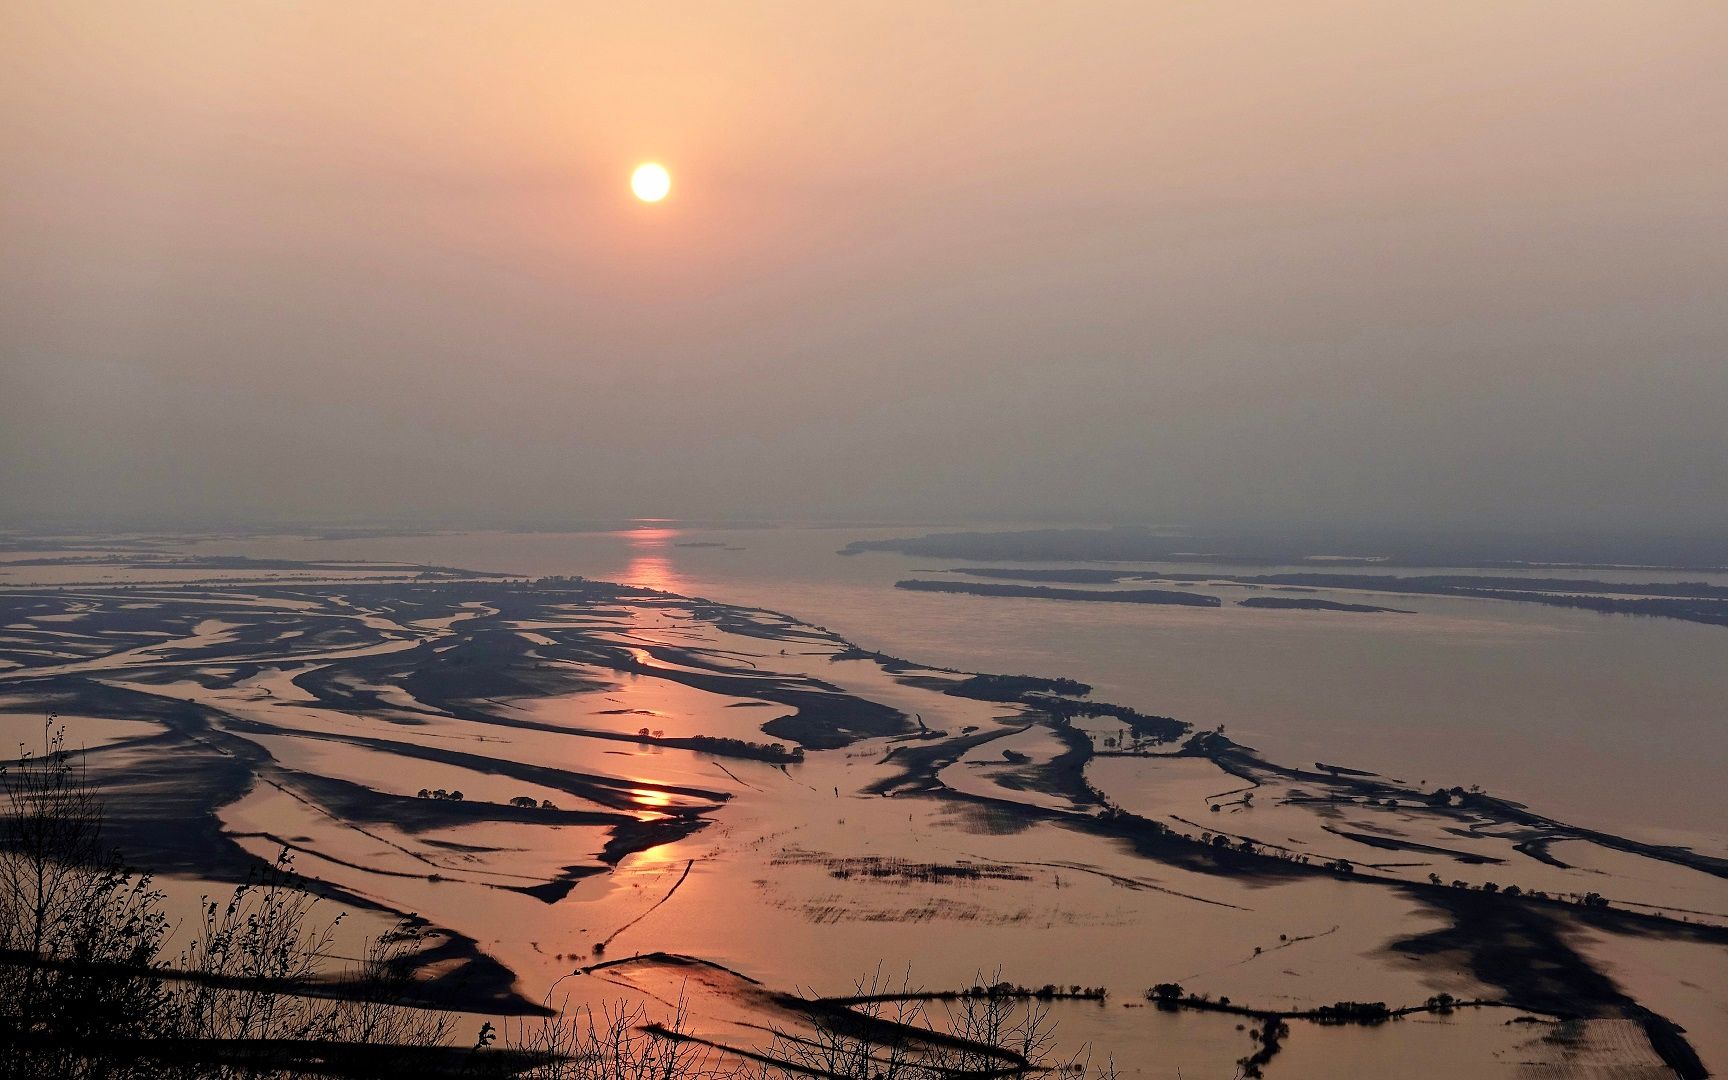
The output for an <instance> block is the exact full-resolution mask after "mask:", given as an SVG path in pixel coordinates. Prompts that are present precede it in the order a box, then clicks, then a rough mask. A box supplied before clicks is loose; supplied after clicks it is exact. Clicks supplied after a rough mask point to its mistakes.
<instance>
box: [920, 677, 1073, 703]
mask: <svg viewBox="0 0 1728 1080" xmlns="http://www.w3.org/2000/svg"><path fill="white" fill-rule="evenodd" d="M946 692H947V693H948V694H950V695H952V696H954V697H963V698H973V699H975V700H977V701H1019V700H1020V698H1021V697H1022V696H1023V695H1025V694H1061V695H1063V696H1064V697H1085V696H1086V695H1087V694H1090V693H1091V692H1092V687H1090V686H1089V685H1087V684H1086V683H1083V682H1079V681H1077V680H1075V679H1047V678H1044V677H1042V676H1038V675H974V676H972V677H971V678H969V679H967V680H965V681H964V682H961V683H959V684H958V685H955V686H951V687H949V688H948V690H947V691H946Z"/></svg>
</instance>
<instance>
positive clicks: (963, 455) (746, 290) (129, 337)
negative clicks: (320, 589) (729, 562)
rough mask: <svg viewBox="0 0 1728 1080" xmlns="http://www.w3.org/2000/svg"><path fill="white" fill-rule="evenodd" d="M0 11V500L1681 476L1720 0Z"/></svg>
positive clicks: (1153, 490) (1690, 520)
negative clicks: (654, 164) (646, 184)
mask: <svg viewBox="0 0 1728 1080" xmlns="http://www.w3.org/2000/svg"><path fill="white" fill-rule="evenodd" d="M0 40H3V41H4V42H5V46H4V60H3V62H0V252H3V256H0V455H3V456H0V460H3V461H4V464H3V466H0V518H4V519H5V520H6V521H8V522H11V523H14V524H16V523H19V522H28V521H30V520H33V519H40V518H41V517H42V516H45V515H50V514H109V515H121V516H125V515H133V514H153V515H162V516H167V517H175V516H184V517H188V518H190V517H194V516H196V517H200V518H206V519H208V518H212V517H230V518H243V519H246V518H249V519H259V518H284V517H301V518H303V517H317V518H324V519H335V518H347V519H365V518H381V517H398V516H402V515H410V516H418V517H422V518H430V519H448V518H454V517H463V518H470V519H471V518H473V517H476V516H491V517H494V518H497V519H501V520H520V519H523V518H534V519H549V518H567V519H578V518H593V517H603V516H613V515H630V514H644V515H678V516H715V515H730V516H756V515H782V514H789V515H850V516H864V515H893V516H898V517H912V516H919V515H942V516H945V517H954V516H961V515H967V514H998V515H1011V516H1022V517H1024V516H1031V515H1069V516H1086V517H1106V518H1118V519H1143V520H1144V519H1150V520H1154V521H1159V522H1174V521H1184V520H1188V521H1192V520H1237V521H1261V522H1266V521H1278V520H1284V519H1300V520H1304V521H1310V520H1315V519H1325V518H1337V519H1342V520H1346V521H1358V522H1382V523H1388V522H1390V523H1412V522H1414V523H1426V522H1449V523H1453V524H1458V525H1469V526H1484V525H1488V526H1499V527H1518V526H1530V527H1538V526H1541V527H1546V526H1552V525H1556V524H1558V525H1570V524H1578V523H1582V524H1587V525H1591V526H1600V527H1608V526H1613V527H1620V526H1624V525H1626V524H1628V523H1634V522H1647V523H1651V524H1653V525H1656V526H1660V527H1664V528H1670V527H1695V526H1706V527H1725V526H1728V77H1725V76H1724V71H1728V4H1723V3H1720V2H1716V0H1709V2H1700V3H1669V2H1636V3H1634V2H1620V3H1588V2H1569V3H1554V4H1549V3H1513V2H1494V3H1487V2H1483V3H1472V2H1464V0H1459V2H1444V3H1436V2H1426V0H1424V2H1417V0H1411V2H1407V3H1394V2H1390V0H1374V2H1366V3H1307V2H1304V3H1288V2H1284V0H1278V2H1268V3H1219V2H1205V3H1164V2H1157V0H1135V2H1131V3H1121V4H1104V3H1049V4H1004V3H964V4H961V3H955V4H951V5H942V4H937V3H933V2H931V0H917V2H912V3H905V4H890V3H883V2H872V3H868V4H853V5H841V4H830V3H810V2H807V0H806V2H796V3H786V4H777V5H745V4H736V3H728V4H706V3H705V4H689V5H685V4H676V3H655V4H651V5H649V4H610V3H609V4H579V3H574V2H570V0H561V2H555V3H554V2H547V3H526V2H523V3H516V2H509V0H472V2H458V0H443V2H433V3H428V2H426V0H413V2H404V3H379V2H367V0H312V2H300V3H288V2H285V0H269V2H266V0H246V2H239V3H236V2H232V0H211V2H208V3H182V2H174V0H152V2H150V3H141V2H136V0H124V2H113V3H96V2H77V0H12V2H9V3H6V4H4V5H0ZM648 159H654V160H658V161H661V162H663V163H664V164H665V165H666V166H667V167H668V168H669V169H670V170H671V172H672V176H673V182H674V188H673V192H672V196H671V198H670V199H668V200H667V201H666V202H665V203H662V204H660V205H658V206H645V205H641V204H638V203H636V202H634V201H633V200H632V199H631V197H630V194H629V189H628V177H629V173H630V170H631V168H632V167H633V166H634V165H635V164H637V163H638V162H640V161H643V160H648Z"/></svg>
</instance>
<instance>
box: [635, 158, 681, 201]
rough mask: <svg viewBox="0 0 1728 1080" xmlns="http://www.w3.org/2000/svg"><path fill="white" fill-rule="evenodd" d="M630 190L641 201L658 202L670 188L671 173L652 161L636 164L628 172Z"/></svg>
mask: <svg viewBox="0 0 1728 1080" xmlns="http://www.w3.org/2000/svg"><path fill="white" fill-rule="evenodd" d="M630 190H631V191H634V192H635V193H636V197H637V198H638V199H641V200H642V201H643V202H659V201H660V200H661V199H664V198H665V197H666V193H667V192H669V191H671V190H672V174H671V173H669V172H667V171H666V167H665V166H663V165H656V164H655V163H654V162H652V161H650V162H648V164H646V165H638V166H636V171H635V172H633V173H631V174H630Z"/></svg>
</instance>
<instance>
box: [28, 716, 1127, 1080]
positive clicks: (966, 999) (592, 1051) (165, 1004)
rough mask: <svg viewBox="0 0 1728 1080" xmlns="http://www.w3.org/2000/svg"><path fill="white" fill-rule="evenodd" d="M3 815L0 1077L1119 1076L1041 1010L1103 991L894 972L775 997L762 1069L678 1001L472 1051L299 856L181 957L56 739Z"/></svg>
mask: <svg viewBox="0 0 1728 1080" xmlns="http://www.w3.org/2000/svg"><path fill="white" fill-rule="evenodd" d="M454 795H455V793H453V792H451V793H445V792H442V791H440V792H434V793H426V792H422V797H426V798H433V799H438V798H444V799H449V798H451V797H452V796H454ZM0 796H3V799H4V806H3V807H0V815H3V817H0V1077H6V1078H12V1077H16V1078H19V1080H23V1078H46V1077H67V1078H79V1080H84V1078H89V1080H97V1078H101V1080H132V1078H138V1080H144V1078H157V1077H169V1078H181V1080H230V1078H234V1080H238V1078H241V1077H282V1078H287V1077H297V1076H309V1075H319V1076H349V1077H383V1076H396V1075H404V1074H410V1073H411V1074H413V1075H417V1076H431V1077H475V1078H483V1077H496V1078H502V1077H522V1078H528V1080H601V1078H606V1080H794V1078H799V1077H812V1076H815V1077H830V1078H840V1080H854V1078H856V1080H938V1078H948V1077H954V1076H962V1075H975V1076H985V1075H988V1076H995V1077H1017V1076H1027V1075H1031V1074H1034V1073H1045V1072H1050V1071H1052V1070H1055V1071H1058V1072H1060V1073H1061V1074H1062V1075H1065V1076H1071V1077H1078V1078H1085V1080H1111V1078H1113V1077H1114V1076H1115V1071H1114V1068H1113V1067H1112V1066H1110V1065H1108V1064H1107V1065H1105V1066H1104V1067H1102V1068H1099V1069H1092V1068H1089V1066H1088V1063H1087V1062H1086V1061H1085V1060H1082V1059H1072V1060H1067V1061H1060V1062H1059V1061H1056V1060H1054V1059H1053V1058H1052V1056H1051V1055H1052V1047H1053V1045H1054V1037H1053V1036H1054V1024H1053V1023H1052V1021H1051V1020H1050V1017H1049V1012H1048V1006H1047V1004H1046V1003H1047V1002H1049V1001H1051V1000H1053V999H1056V998H1068V997H1078V998H1086V999H1092V1000H1099V1001H1102V1000H1103V997H1104V993H1105V992H1104V990H1103V988H1083V987H1079V986H1075V987H1069V988H1063V987H1057V986H1055V985H1050V986H1046V987H1043V988H1040V989H1037V990H1028V989H1027V988H1025V987H1019V986H1011V985H1009V984H1007V983H1004V982H1000V981H996V982H993V983H991V984H990V985H982V984H981V985H979V986H977V987H974V988H972V989H970V990H965V991H959V992H954V993H938V994H926V993H923V992H921V991H919V990H917V989H915V988H913V987H912V986H911V985H910V984H909V983H903V984H902V985H901V986H899V987H898V988H891V987H889V986H888V985H887V984H886V983H885V982H884V981H883V980H882V978H881V975H880V972H878V973H877V975H876V976H875V977H873V978H871V979H870V980H868V981H860V982H859V983H858V986H857V990H858V993H857V994H856V995H855V996H853V997H850V998H845V999H810V1000H806V999H802V998H797V997H793V996H791V995H781V996H780V997H781V1003H782V1005H783V1006H784V1007H785V1008H786V1009H787V1010H788V1011H790V1012H792V1013H793V1014H795V1015H796V1016H797V1017H798V1018H799V1019H800V1020H801V1021H803V1023H801V1024H799V1025H797V1026H786V1027H784V1028H776V1029H774V1031H773V1039H772V1042H771V1044H770V1045H769V1047H768V1049H767V1050H766V1051H765V1052H733V1051H732V1050H731V1049H730V1048H727V1047H724V1046H721V1045H719V1044H716V1043H712V1042H709V1041H707V1040H705V1039H703V1038H699V1037H697V1036H696V1035H695V1034H694V1033H693V1032H692V1031H691V1030H690V1027H689V1023H688V1013H687V1009H686V1006H685V1003H684V1002H683V1001H682V1000H680V1001H678V1002H677V1003H676V1004H675V1005H674V1006H672V1007H671V1009H670V1011H669V1012H668V1013H667V1014H666V1015H664V1016H654V1015H651V1014H650V1012H649V1010H648V1008H647V1007H646V1006H644V1005H641V1004H630V1003H619V1004H617V1005H616V1006H611V1007H601V1008H598V1009H596V1008H593V1007H591V1006H588V1005H584V1004H572V1003H571V1002H570V1001H569V1000H568V998H567V997H566V998H565V999H564V1000H562V1001H560V1002H557V1003H553V1002H552V1001H551V1000H550V999H548V1000H547V1001H546V1002H545V1006H544V1008H543V1009H542V1010H541V1014H540V1015H532V1016H524V1017H513V1018H508V1019H506V1020H504V1021H503V1022H502V1025H501V1026H500V1025H498V1024H494V1023H493V1022H491V1021H485V1022H483V1023H482V1024H481V1026H480V1029H479V1031H478V1033H477V1035H476V1037H475V1038H474V1040H473V1042H472V1043H471V1044H467V1045H464V1044H463V1043H462V1041H461V1040H457V1039H454V1038H453V1036H454V1033H455V1027H456V1019H455V1017H454V1016H453V1015H452V1014H451V1013H449V1012H447V1011H445V1010H443V1009H441V1008H438V1007H436V1006H434V1005H432V1004H431V1003H429V1002H427V1001H425V1000H424V999H423V997H422V996H421V994H420V992H419V991H420V989H421V988H420V987H419V985H418V984H417V982H416V980H415V978H414V976H413V965H412V962H411V961H412V960H413V958H414V954H415V953H417V952H418V951H419V950H421V949H422V948H423V947H424V945H425V937H426V927H425V925H424V924H423V923H421V922H420V921H419V920H416V919H413V918H409V919H405V920H403V921H402V922H400V923H399V924H398V925H396V926H395V927H394V928H392V929H390V930H389V931H387V932H385V933H383V934H381V935H379V936H377V937H375V938H372V939H369V940H367V941H366V942H365V943H364V944H363V946H362V947H361V949H360V953H359V956H358V957H357V958H355V959H352V960H349V961H346V962H343V963H341V964H339V965H338V964H336V963H333V962H332V961H333V957H334V954H335V952H336V946H337V933H338V927H339V925H340V924H341V922H342V921H343V916H341V915H337V916H335V917H333V918H325V917H323V916H322V914H321V912H320V907H321V905H322V904H323V903H324V901H323V900H321V899H320V898H319V897H318V896H317V895H316V894H315V892H314V891H313V889H312V888H311V886H312V885H313V883H311V882H308V881H306V880H304V879H302V878H301V877H300V876H299V875H298V874H296V873H295V871H294V868H293V865H292V859H291V856H290V855H289V853H288V852H287V851H286V850H285V851H284V852H283V853H282V854H281V855H280V856H278V858H277V859H276V861H275V862H274V864H272V865H270V866H267V867H263V868H261V869H259V870H258V871H257V872H256V873H255V874H254V875H253V876H252V878H251V879H250V880H248V881H246V882H245V883H243V884H241V885H239V886H238V887H236V888H235V889H234V890H233V891H232V893H231V894H229V896H228V897H227V898H226V899H225V900H224V899H221V898H212V897H209V896H206V897H204V898H203V899H202V900H201V901H200V903H199V907H198V912H197V915H196V917H195V919H194V920H193V922H192V927H191V930H190V934H189V936H188V938H187V940H186V941H185V942H184V943H183V944H182V945H180V946H179V947H178V949H177V950H176V948H175V946H174V943H173V940H172V939H173V938H174V936H175V929H174V927H172V926H171V922H170V918H169V915H168V913H167V909H166V907H165V897H164V894H163V893H162V892H161V891H160V890H158V889H156V888H155V887H154V886H153V883H152V879H151V877H150V876H149V875H147V874H140V873H137V872H135V871H133V870H131V869H130V868H128V867H127V866H126V865H125V864H124V863H123V861H122V860H121V858H120V855H119V854H118V853H117V852H115V851H113V850H112V849H111V848H109V847H108V846H107V844H106V843H105V841H104V838H103V816H104V814H103V804H102V800H101V798H100V796H99V793H98V791H97V789H96V787H95V785H94V784H93V783H92V782H91V780H90V778H89V777H88V775H87V772H86V770H85V768H84V765H83V762H82V759H81V757H80V756H79V755H77V754H75V753H74V752H73V751H71V750H69V749H68V748H67V746H66V741H65V735H64V730H63V729H61V728H59V727H56V726H53V724H52V721H51V722H50V726H49V727H48V728H47V730H46V733H45V736H44V739H43V745H42V747H41V748H40V749H34V750H25V751H23V752H21V753H20V755H19V757H18V758H17V759H16V760H15V761H13V762H11V763H9V764H8V765H7V766H5V767H4V769H0ZM520 801H521V802H523V803H524V804H526V803H527V802H529V801H531V800H529V799H528V798H527V797H526V796H523V797H522V798H521V800H520ZM596 952H598V950H596ZM936 1002H941V1003H943V1004H944V1005H945V1009H944V1012H943V1015H941V1016H936V1015H934V1014H932V1013H931V1012H930V1006H931V1004H932V1003H936Z"/></svg>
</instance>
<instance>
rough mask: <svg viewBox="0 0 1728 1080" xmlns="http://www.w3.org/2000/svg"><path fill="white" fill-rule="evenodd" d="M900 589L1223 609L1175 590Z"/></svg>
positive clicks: (906, 584) (956, 584)
mask: <svg viewBox="0 0 1728 1080" xmlns="http://www.w3.org/2000/svg"><path fill="white" fill-rule="evenodd" d="M894 587H895V588H896V589H911V590H913V591H915V592H940V593H963V594H966V595H968V596H1012V597H1021V598H1023V599H1028V600H1080V601H1089V602H1092V603H1105V604H1173V605H1177V606H1180V607H1219V606H1221V605H1222V603H1223V602H1222V601H1221V600H1219V599H1218V598H1217V597H1216V596H1203V595H1201V594H1200V593H1188V592H1176V591H1174V590H1171V589H1112V590H1110V591H1107V592H1105V591H1100V592H1090V591H1088V590H1086V589H1048V588H1045V587H1043V586H1040V585H986V584H980V583H978V582H971V581H925V580H920V579H916V578H914V579H908V580H906V581H896V582H895V583H894Z"/></svg>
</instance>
